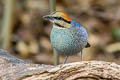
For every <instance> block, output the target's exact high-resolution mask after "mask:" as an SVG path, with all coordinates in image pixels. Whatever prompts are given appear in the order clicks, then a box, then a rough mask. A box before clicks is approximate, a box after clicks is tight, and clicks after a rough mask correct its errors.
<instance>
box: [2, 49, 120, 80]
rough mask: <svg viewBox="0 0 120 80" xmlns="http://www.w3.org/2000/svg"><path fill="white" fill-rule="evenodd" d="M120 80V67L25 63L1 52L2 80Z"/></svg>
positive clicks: (94, 63) (101, 63)
mask: <svg viewBox="0 0 120 80" xmlns="http://www.w3.org/2000/svg"><path fill="white" fill-rule="evenodd" d="M77 79H80V80H88V79H91V80H120V65H117V64H115V63H111V62H104V61H83V62H75V63H68V64H62V65H59V66H51V65H40V64H33V63H29V62H25V61H23V60H20V59H17V58H15V57H13V56H11V55H9V54H8V53H7V52H6V51H4V50H0V80H77Z"/></svg>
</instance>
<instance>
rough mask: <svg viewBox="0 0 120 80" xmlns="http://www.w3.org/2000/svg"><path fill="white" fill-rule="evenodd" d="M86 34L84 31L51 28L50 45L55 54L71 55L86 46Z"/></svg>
mask: <svg viewBox="0 0 120 80" xmlns="http://www.w3.org/2000/svg"><path fill="white" fill-rule="evenodd" d="M87 38H88V37H87V34H86V32H84V30H83V31H82V30H79V29H75V28H64V29H59V28H55V27H53V29H52V31H51V35H50V39H51V43H52V45H53V47H54V48H55V50H56V51H57V53H59V54H63V55H73V54H76V53H78V52H80V51H81V50H82V49H83V48H84V46H85V45H86V44H87Z"/></svg>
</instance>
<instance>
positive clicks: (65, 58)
mask: <svg viewBox="0 0 120 80" xmlns="http://www.w3.org/2000/svg"><path fill="white" fill-rule="evenodd" d="M67 59H68V56H66V57H65V60H64V63H63V64H65V63H66V61H67Z"/></svg>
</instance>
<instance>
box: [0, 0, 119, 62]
mask: <svg viewBox="0 0 120 80" xmlns="http://www.w3.org/2000/svg"><path fill="white" fill-rule="evenodd" d="M56 10H57V11H64V12H65V13H67V14H68V15H69V16H70V18H71V19H73V20H76V21H77V22H79V23H80V24H81V25H83V26H84V27H85V28H86V29H87V31H88V33H89V43H90V44H91V47H90V48H86V49H84V51H83V54H84V60H86V61H88V60H97V61H109V62H116V63H118V64H120V0H56ZM49 13H50V10H49V0H0V47H1V48H3V49H6V50H8V51H9V52H10V53H11V54H12V55H15V56H16V57H18V58H21V59H26V60H31V61H33V62H35V63H40V64H53V48H52V45H51V43H50V38H49V37H50V32H51V28H52V24H51V23H50V22H49V21H46V20H44V19H43V18H42V16H44V15H46V14H49ZM63 60H64V57H63V56H60V62H61V63H62V62H63ZM80 60H81V59H80V54H78V55H77V56H71V57H69V59H68V62H76V61H80Z"/></svg>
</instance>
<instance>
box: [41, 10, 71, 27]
mask: <svg viewBox="0 0 120 80" xmlns="http://www.w3.org/2000/svg"><path fill="white" fill-rule="evenodd" d="M43 18H45V19H47V20H50V22H52V23H53V25H56V26H57V27H62V28H68V27H71V26H72V25H71V24H70V21H71V20H70V18H69V17H68V16H67V14H65V13H64V12H61V11H56V12H53V13H51V14H50V15H46V16H43Z"/></svg>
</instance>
